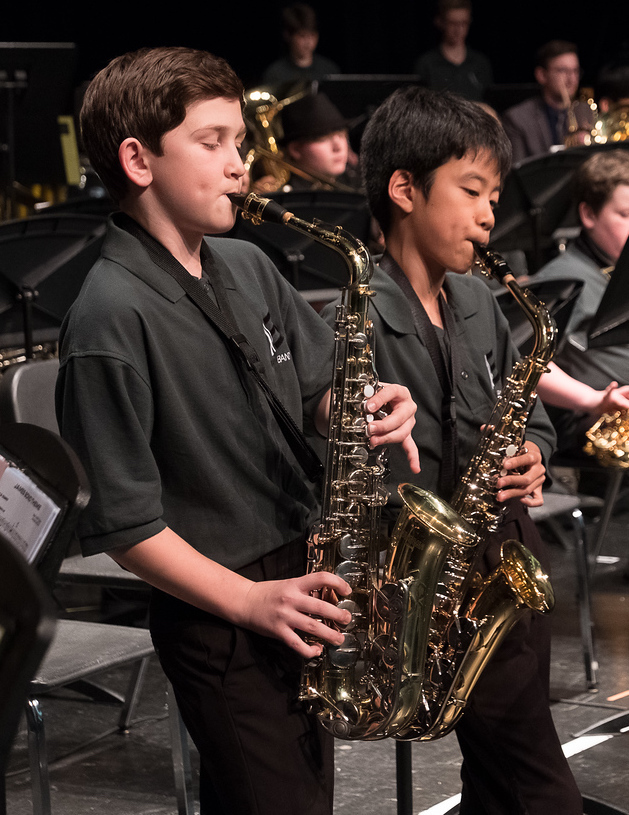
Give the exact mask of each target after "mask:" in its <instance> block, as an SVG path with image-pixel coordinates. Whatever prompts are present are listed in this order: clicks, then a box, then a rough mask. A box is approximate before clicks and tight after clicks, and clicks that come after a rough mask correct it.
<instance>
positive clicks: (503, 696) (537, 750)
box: [456, 501, 583, 815]
mask: <svg viewBox="0 0 629 815" xmlns="http://www.w3.org/2000/svg"><path fill="white" fill-rule="evenodd" d="M510 538H514V539H516V540H519V541H520V542H522V543H523V544H524V545H525V546H527V547H528V548H529V549H530V550H531V552H532V553H533V555H535V557H536V558H537V559H538V560H539V561H540V562H541V563H542V565H543V566H544V568H545V569H546V570H547V569H548V563H547V557H546V554H545V552H544V545H543V542H542V541H541V539H540V536H539V533H538V531H537V529H536V528H535V524H534V523H533V522H532V521H531V519H530V517H529V515H528V513H527V512H526V510H525V509H524V508H523V507H522V505H521V504H520V503H519V502H517V501H512V502H510V506H509V510H508V513H507V515H506V518H505V520H504V522H503V523H502V524H501V526H500V528H499V530H498V531H497V532H495V533H494V534H493V535H492V536H491V539H490V541H489V544H488V546H487V549H486V552H485V558H484V570H485V571H486V572H489V571H491V570H493V568H494V567H495V566H496V565H497V564H498V562H499V557H500V544H501V542H502V541H505V540H508V539H510ZM547 573H548V572H547ZM550 617H551V615H548V614H545V615H540V614H537V613H527V614H526V616H525V617H524V618H523V619H521V620H520V621H519V622H517V623H516V624H515V626H514V627H513V629H512V630H511V632H510V633H509V635H508V636H507V638H506V639H505V641H504V642H503V644H502V645H501V646H500V648H499V649H498V651H497V652H496V654H495V655H494V656H493V658H492V660H491V661H490V662H489V664H488V665H487V667H486V668H485V670H484V671H483V673H482V675H481V677H480V679H479V680H478V683H477V685H476V686H475V688H474V690H473V691H472V694H471V697H470V704H469V707H468V709H467V710H466V712H465V713H464V714H463V717H462V719H461V721H460V722H459V724H458V725H457V727H456V735H457V738H458V740H459V745H460V747H461V752H462V754H463V764H462V768H461V778H462V781H463V790H462V796H461V806H460V813H461V815H581V813H582V812H583V805H582V799H581V794H580V793H579V790H578V788H577V786H576V783H575V781H574V778H573V776H572V772H571V770H570V767H569V765H568V762H567V760H566V758H565V757H564V755H563V752H562V749H561V744H560V741H559V738H558V736H557V732H556V730H555V726H554V723H553V720H552V716H551V713H550V707H549V674H550V626H551V619H550Z"/></svg>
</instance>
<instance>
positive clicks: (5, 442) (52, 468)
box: [0, 422, 89, 590]
mask: <svg viewBox="0 0 629 815" xmlns="http://www.w3.org/2000/svg"><path fill="white" fill-rule="evenodd" d="M88 500H89V484H88V480H87V476H86V474H85V471H84V469H83V467H82V465H81V463H80V462H79V460H78V458H77V456H76V454H75V453H74V451H73V450H72V449H71V448H70V447H69V445H68V444H67V443H66V442H65V441H63V439H62V438H61V437H60V436H59V435H58V434H56V433H52V432H51V431H50V430H47V429H46V428H43V427H39V426H38V425H34V424H27V423H21V422H14V423H6V424H3V423H0V536H1V537H3V538H4V539H6V540H8V541H10V542H11V543H13V545H14V546H15V547H16V549H18V550H19V551H20V552H21V553H22V556H23V557H24V558H25V560H26V561H27V562H28V563H30V564H32V565H34V566H35V567H36V568H37V571H38V572H39V575H40V577H41V578H42V579H43V580H44V583H46V585H47V586H48V588H49V589H50V590H52V588H53V586H54V583H55V580H56V577H57V573H58V571H59V567H60V565H61V561H62V560H63V558H64V557H65V555H66V553H67V550H68V547H69V545H70V541H71V539H72V535H73V534H74V529H75V526H76V522H77V520H78V517H79V514H80V512H81V511H82V510H83V508H84V507H85V506H86V505H87V502H88Z"/></svg>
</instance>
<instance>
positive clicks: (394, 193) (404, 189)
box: [388, 170, 419, 215]
mask: <svg viewBox="0 0 629 815" xmlns="http://www.w3.org/2000/svg"><path fill="white" fill-rule="evenodd" d="M388 192H389V198H390V199H391V201H392V202H393V203H394V204H397V206H398V207H399V208H400V209H401V210H402V212H404V213H405V214H407V215H408V214H409V213H410V212H412V210H413V201H414V198H415V196H416V195H417V194H418V192H419V191H418V190H417V189H416V187H414V186H413V181H412V178H411V174H410V173H409V172H408V170H396V171H395V172H394V173H393V175H392V176H391V178H390V179H389V187H388Z"/></svg>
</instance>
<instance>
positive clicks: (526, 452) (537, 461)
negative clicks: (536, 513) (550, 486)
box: [496, 441, 546, 507]
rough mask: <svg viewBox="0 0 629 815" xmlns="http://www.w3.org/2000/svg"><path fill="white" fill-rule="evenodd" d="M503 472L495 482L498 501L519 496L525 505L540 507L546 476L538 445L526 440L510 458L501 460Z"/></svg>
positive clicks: (542, 500) (542, 501)
mask: <svg viewBox="0 0 629 815" xmlns="http://www.w3.org/2000/svg"><path fill="white" fill-rule="evenodd" d="M502 466H503V472H504V475H501V476H500V478H499V479H498V481H497V482H496V485H497V487H498V488H499V492H498V494H497V495H496V499H497V500H498V501H508V500H509V498H519V499H520V501H521V502H522V503H523V504H525V505H526V506H527V507H540V506H542V504H543V503H544V499H543V497H542V486H543V484H544V480H545V478H546V468H545V467H544V465H543V464H542V454H541V452H540V449H539V447H538V446H537V445H536V444H535V443H534V442H531V441H526V442H525V443H524V447H523V448H522V450H521V451H520V452H519V453H518V454H517V455H515V456H513V457H512V458H505V460H504V461H503V464H502Z"/></svg>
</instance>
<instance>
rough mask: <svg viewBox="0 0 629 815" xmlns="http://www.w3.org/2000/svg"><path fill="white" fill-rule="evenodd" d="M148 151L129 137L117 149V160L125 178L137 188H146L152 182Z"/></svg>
mask: <svg viewBox="0 0 629 815" xmlns="http://www.w3.org/2000/svg"><path fill="white" fill-rule="evenodd" d="M148 153H149V151H148V150H147V149H146V147H144V145H143V144H141V142H139V141H138V140H137V139H136V138H134V137H132V136H130V137H129V138H127V139H125V140H124V141H123V142H122V144H121V145H120V147H119V148H118V160H119V161H120V166H121V167H122V169H123V170H124V172H125V174H126V176H127V178H128V179H129V180H130V181H132V182H133V183H134V184H136V185H137V186H138V187H143V188H146V187H148V186H149V184H150V183H151V181H152V180H153V173H152V171H151V166H150V160H149V155H148Z"/></svg>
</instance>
